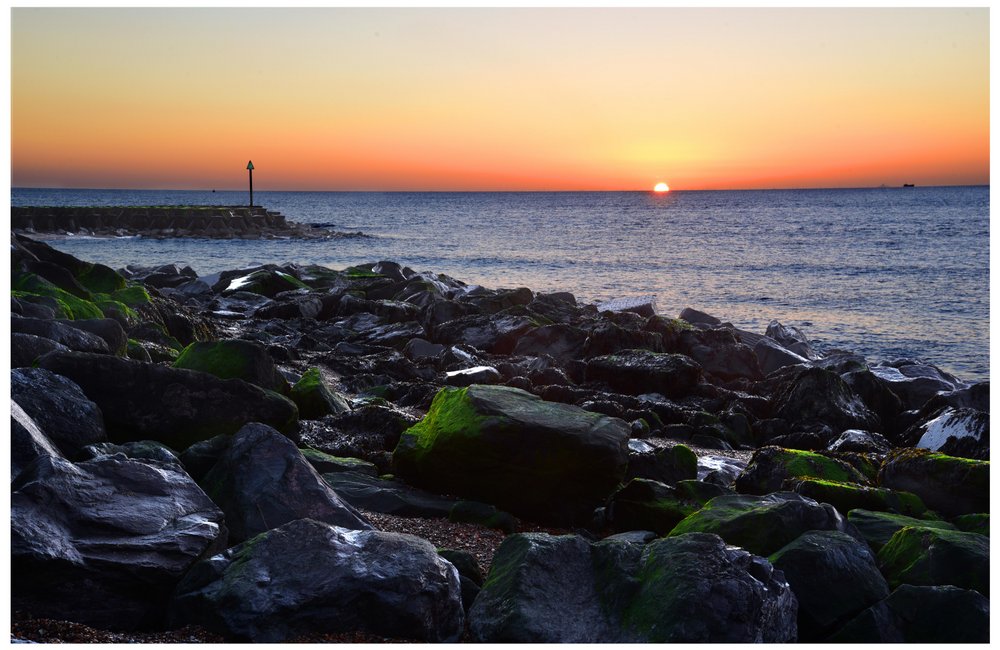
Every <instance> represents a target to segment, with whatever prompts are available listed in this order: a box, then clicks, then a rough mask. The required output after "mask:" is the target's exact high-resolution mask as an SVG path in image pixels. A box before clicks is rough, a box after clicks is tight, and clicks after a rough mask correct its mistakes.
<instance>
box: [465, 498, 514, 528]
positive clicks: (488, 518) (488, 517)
mask: <svg viewBox="0 0 1000 650" xmlns="http://www.w3.org/2000/svg"><path fill="white" fill-rule="evenodd" d="M448 521H454V522H458V523H466V524H478V525H480V526H485V527H486V528H497V529H499V530H502V531H504V532H505V533H507V534H508V535H509V534H511V533H513V532H514V531H515V530H517V520H516V519H515V518H514V516H513V515H511V514H510V513H507V512H504V511H503V510H497V509H496V507H495V506H491V505H490V504H488V503H480V502H479V501H458V502H456V503H455V505H453V506H452V507H451V510H450V511H448Z"/></svg>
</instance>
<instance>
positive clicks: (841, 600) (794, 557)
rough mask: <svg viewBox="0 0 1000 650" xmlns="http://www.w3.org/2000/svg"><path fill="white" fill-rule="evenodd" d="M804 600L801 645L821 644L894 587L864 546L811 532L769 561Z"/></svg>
mask: <svg viewBox="0 0 1000 650" xmlns="http://www.w3.org/2000/svg"><path fill="white" fill-rule="evenodd" d="M768 559H769V560H770V561H771V564H773V565H774V568H775V569H778V570H780V571H782V572H784V574H785V579H786V580H788V584H789V585H791V587H792V591H793V592H794V593H795V597H796V599H798V601H799V619H798V627H799V641H801V642H805V643H809V642H813V641H819V640H821V639H823V638H825V637H826V636H828V635H829V634H830V633H832V632H834V631H835V630H837V629H838V628H839V627H841V626H842V625H843V624H844V623H846V622H847V621H849V620H850V619H851V618H853V617H854V616H856V615H857V614H859V613H861V612H862V611H863V610H864V609H866V608H868V607H870V606H871V605H874V604H875V603H877V602H879V601H881V600H882V599H884V598H886V597H888V595H889V586H888V584H886V581H885V578H883V577H882V574H881V573H879V569H878V565H877V564H876V562H875V556H874V555H873V554H872V552H871V551H870V550H869V549H868V546H867V545H866V544H865V543H864V542H859V541H858V540H856V539H854V538H853V537H851V536H850V535H845V534H844V533H841V532H837V531H818V530H814V531H810V532H807V533H804V534H803V535H801V536H800V537H798V538H796V539H795V540H794V541H792V542H791V543H790V544H788V545H787V546H784V547H783V548H781V549H780V550H779V551H777V552H776V553H774V554H773V555H771V556H770V557H769V558H768Z"/></svg>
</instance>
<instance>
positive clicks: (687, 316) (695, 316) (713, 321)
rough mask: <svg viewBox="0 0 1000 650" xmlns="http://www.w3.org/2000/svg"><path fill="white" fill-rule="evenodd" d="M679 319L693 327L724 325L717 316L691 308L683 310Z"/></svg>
mask: <svg viewBox="0 0 1000 650" xmlns="http://www.w3.org/2000/svg"><path fill="white" fill-rule="evenodd" d="M679 318H680V319H681V320H685V321H687V322H689V323H691V324H693V325H706V326H708V327H717V326H719V325H722V321H721V320H719V319H718V318H716V317H715V316H710V315H709V314H706V313H705V312H703V311H698V310H697V309H692V308H690V307H685V308H684V309H682V310H681V313H680V316H679Z"/></svg>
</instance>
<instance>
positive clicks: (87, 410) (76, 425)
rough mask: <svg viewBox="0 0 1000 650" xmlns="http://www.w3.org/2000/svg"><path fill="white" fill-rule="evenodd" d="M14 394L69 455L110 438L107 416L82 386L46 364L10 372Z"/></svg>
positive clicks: (78, 456)
mask: <svg viewBox="0 0 1000 650" xmlns="http://www.w3.org/2000/svg"><path fill="white" fill-rule="evenodd" d="M10 396H11V399H13V400H14V401H16V402H17V403H18V404H19V405H20V406H21V408H22V409H24V412H25V413H27V414H28V415H29V416H30V417H31V419H32V420H34V422H35V424H37V425H38V427H39V428H40V429H41V430H42V431H43V432H45V436H46V437H47V438H48V439H49V440H51V441H52V442H53V443H54V444H55V445H56V446H57V447H58V448H59V450H60V451H61V452H62V454H61V455H63V456H66V457H67V458H73V459H76V458H80V457H81V455H80V452H81V450H82V449H83V448H84V447H86V446H87V445H91V444H94V443H99V442H107V440H108V434H107V432H106V431H105V429H104V416H103V414H102V413H101V409H100V408H98V406H97V405H96V404H94V403H93V402H91V401H90V400H89V399H87V396H86V395H84V394H83V391H82V390H80V387H79V386H77V385H76V384H75V383H73V382H72V381H70V380H69V379H66V378H65V377H63V376H61V375H57V374H55V373H53V372H49V371H48V370H44V369H42V368H18V369H16V370H11V372H10Z"/></svg>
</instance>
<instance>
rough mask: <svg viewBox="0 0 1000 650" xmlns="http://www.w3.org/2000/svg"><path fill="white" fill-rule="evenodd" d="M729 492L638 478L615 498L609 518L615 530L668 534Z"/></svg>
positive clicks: (698, 484) (697, 483)
mask: <svg viewBox="0 0 1000 650" xmlns="http://www.w3.org/2000/svg"><path fill="white" fill-rule="evenodd" d="M726 493H727V490H726V489H725V488H722V487H720V486H718V485H712V484H711V483H702V482H700V481H691V480H685V481H680V482H678V483H676V485H673V486H671V485H666V484H664V483H660V482H658V481H652V480H649V479H642V478H637V479H633V480H631V481H629V482H628V483H626V484H625V486H624V487H622V488H621V489H620V490H618V491H617V492H615V493H614V494H613V495H612V497H611V501H610V504H609V506H608V517H609V519H610V520H611V522H612V525H613V526H614V529H615V530H616V531H629V530H651V531H653V532H655V533H656V534H657V535H666V534H667V533H669V532H670V531H671V530H673V528H674V526H676V525H677V524H678V523H680V521H681V520H682V519H684V518H685V517H687V516H688V515H690V514H692V513H694V512H696V511H698V510H700V509H701V508H702V507H703V506H704V505H705V504H706V503H707V502H708V501H709V500H710V499H713V498H715V497H717V496H721V495H723V494H726Z"/></svg>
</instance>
